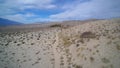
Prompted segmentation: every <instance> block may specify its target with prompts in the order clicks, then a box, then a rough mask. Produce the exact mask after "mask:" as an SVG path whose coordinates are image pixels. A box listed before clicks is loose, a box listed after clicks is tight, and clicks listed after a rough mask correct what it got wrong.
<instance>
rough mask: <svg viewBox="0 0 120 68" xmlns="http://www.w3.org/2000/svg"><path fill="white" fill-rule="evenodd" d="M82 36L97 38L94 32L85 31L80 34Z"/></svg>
mask: <svg viewBox="0 0 120 68" xmlns="http://www.w3.org/2000/svg"><path fill="white" fill-rule="evenodd" d="M80 37H81V38H96V35H95V34H94V33H92V32H90V31H89V32H84V33H82V34H81V35H80Z"/></svg>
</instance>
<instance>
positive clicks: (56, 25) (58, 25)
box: [50, 24, 62, 27]
mask: <svg viewBox="0 0 120 68" xmlns="http://www.w3.org/2000/svg"><path fill="white" fill-rule="evenodd" d="M50 27H62V25H61V24H53V25H51V26H50Z"/></svg>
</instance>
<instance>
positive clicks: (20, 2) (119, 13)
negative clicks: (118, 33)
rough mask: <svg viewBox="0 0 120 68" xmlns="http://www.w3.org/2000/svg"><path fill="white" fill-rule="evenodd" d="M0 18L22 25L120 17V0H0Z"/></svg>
mask: <svg viewBox="0 0 120 68" xmlns="http://www.w3.org/2000/svg"><path fill="white" fill-rule="evenodd" d="M0 17H1V18H6V19H10V20H14V21H18V22H22V23H32V22H40V21H62V20H84V19H93V18H99V19H104V18H112V17H120V0H0Z"/></svg>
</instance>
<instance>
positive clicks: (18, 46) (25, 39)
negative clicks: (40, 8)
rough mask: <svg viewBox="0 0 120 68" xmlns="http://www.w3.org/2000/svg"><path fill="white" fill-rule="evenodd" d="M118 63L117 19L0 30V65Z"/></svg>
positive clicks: (99, 67) (53, 67) (102, 67)
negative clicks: (20, 29)
mask: <svg viewBox="0 0 120 68" xmlns="http://www.w3.org/2000/svg"><path fill="white" fill-rule="evenodd" d="M119 67H120V20H119V19H113V20H99V21H93V22H92V21H90V22H88V23H85V24H82V25H77V26H74V27H69V28H63V27H51V28H50V29H46V30H40V31H33V32H19V31H17V32H3V33H2V32H1V33H0V68H119Z"/></svg>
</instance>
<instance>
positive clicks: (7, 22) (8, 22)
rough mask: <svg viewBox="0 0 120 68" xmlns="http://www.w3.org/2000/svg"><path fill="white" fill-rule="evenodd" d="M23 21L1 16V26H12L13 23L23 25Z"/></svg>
mask: <svg viewBox="0 0 120 68" xmlns="http://www.w3.org/2000/svg"><path fill="white" fill-rule="evenodd" d="M22 24H23V23H19V22H16V21H12V20H8V19H4V18H0V26H11V25H22Z"/></svg>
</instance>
